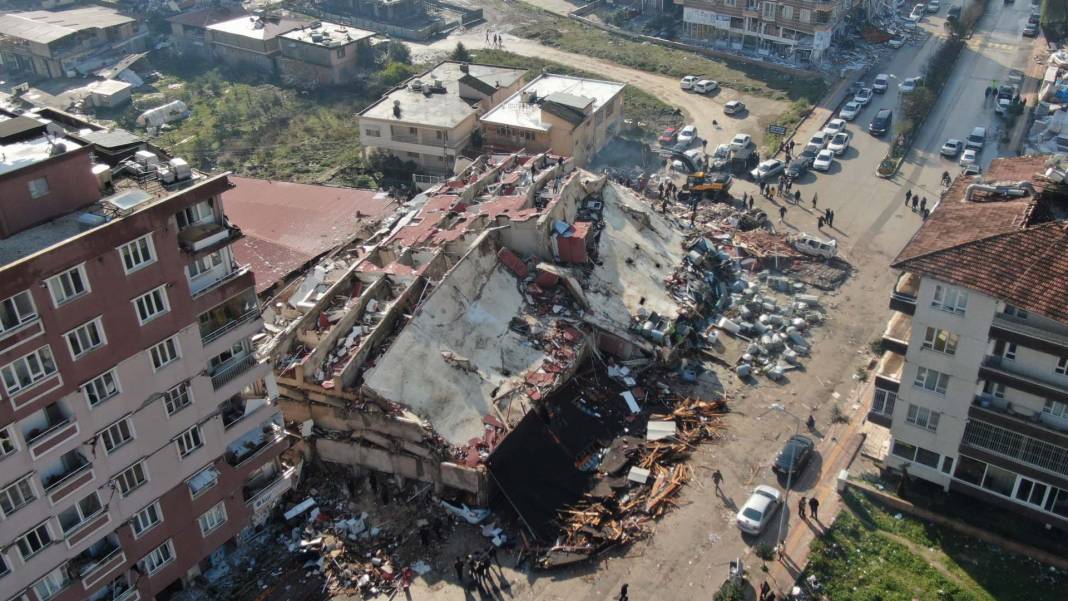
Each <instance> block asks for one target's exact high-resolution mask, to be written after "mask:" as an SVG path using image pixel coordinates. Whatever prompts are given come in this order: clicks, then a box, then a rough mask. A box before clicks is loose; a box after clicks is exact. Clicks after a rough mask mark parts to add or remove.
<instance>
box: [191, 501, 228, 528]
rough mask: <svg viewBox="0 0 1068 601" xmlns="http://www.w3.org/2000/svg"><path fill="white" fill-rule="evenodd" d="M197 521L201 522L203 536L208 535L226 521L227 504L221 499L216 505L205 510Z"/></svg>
mask: <svg viewBox="0 0 1068 601" xmlns="http://www.w3.org/2000/svg"><path fill="white" fill-rule="evenodd" d="M197 523H198V524H200V534H201V536H207V535H208V534H210V533H211V532H212V531H213V530H215V529H216V528H218V527H219V526H222V525H223V524H225V523H226V505H225V503H224V502H223V501H219V503H218V504H217V505H215V507H212V508H211V509H209V510H207V511H205V512H204V514H203V515H201V516H200V517H199V518H197Z"/></svg>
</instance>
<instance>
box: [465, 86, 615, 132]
mask: <svg viewBox="0 0 1068 601" xmlns="http://www.w3.org/2000/svg"><path fill="white" fill-rule="evenodd" d="M625 85H626V84H622V83H617V82H614V81H601V80H598V79H584V78H582V77H573V76H570V75H555V74H552V73H546V74H544V75H541V76H539V77H538V78H537V79H535V80H533V81H531V82H530V83H528V84H527V85H525V86H523V89H521V90H520V91H518V92H516V93H515V94H513V95H512V96H510V97H509V98H508V99H507V100H505V101H504V102H502V103H500V104H499V105H497V107H496V108H494V109H493V110H491V111H490V112H488V113H486V114H485V115H483V116H482V121H483V122H484V123H493V124H495V125H508V126H511V127H519V128H523V129H537V130H541V131H548V129H549V124H548V123H547V122H545V121H543V120H542V107H541V104H539V103H540V102H542V101H545V100H548V101H551V102H556V103H559V104H561V105H563V106H566V107H568V108H570V109H573V110H581V109H580V108H578V107H580V106H581V105H582V104H585V103H582V102H580V99H586V100H588V101H590V102H592V104H593V107H592V108H591V109H590V111H591V112H594V111H597V110H598V109H600V108H601V107H602V106H604V105H605V104H607V103H608V102H609V101H610V100H612V98H614V97H615V96H616V95H617V94H619V93H620V92H622V91H623V88H624V87H625ZM527 92H534V93H535V94H537V100H538V103H534V104H532V103H530V102H523V101H522V98H523V95H524V94H525V93H527ZM549 97H551V98H549Z"/></svg>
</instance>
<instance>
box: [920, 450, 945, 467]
mask: <svg viewBox="0 0 1068 601" xmlns="http://www.w3.org/2000/svg"><path fill="white" fill-rule="evenodd" d="M938 457H939V455H938V453H935V452H934V451H929V450H927V449H925V448H923V447H916V463H919V464H920V465H926V466H927V467H929V468H931V469H938Z"/></svg>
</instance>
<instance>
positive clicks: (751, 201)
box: [749, 196, 756, 211]
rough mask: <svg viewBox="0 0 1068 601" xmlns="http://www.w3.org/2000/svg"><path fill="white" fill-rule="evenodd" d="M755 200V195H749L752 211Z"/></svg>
mask: <svg viewBox="0 0 1068 601" xmlns="http://www.w3.org/2000/svg"><path fill="white" fill-rule="evenodd" d="M755 202H756V198H755V197H753V196H750V197H749V210H750V211H752V210H753V203H755Z"/></svg>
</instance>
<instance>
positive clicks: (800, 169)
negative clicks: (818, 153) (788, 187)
mask: <svg viewBox="0 0 1068 601" xmlns="http://www.w3.org/2000/svg"><path fill="white" fill-rule="evenodd" d="M811 166H812V158H811V157H804V156H801V157H798V158H796V159H794V160H792V161H790V164H789V165H787V166H786V175H788V176H789V177H790V178H792V179H797V178H799V177H801V176H802V175H804V174H806V173H808V168H809V167H811Z"/></svg>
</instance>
